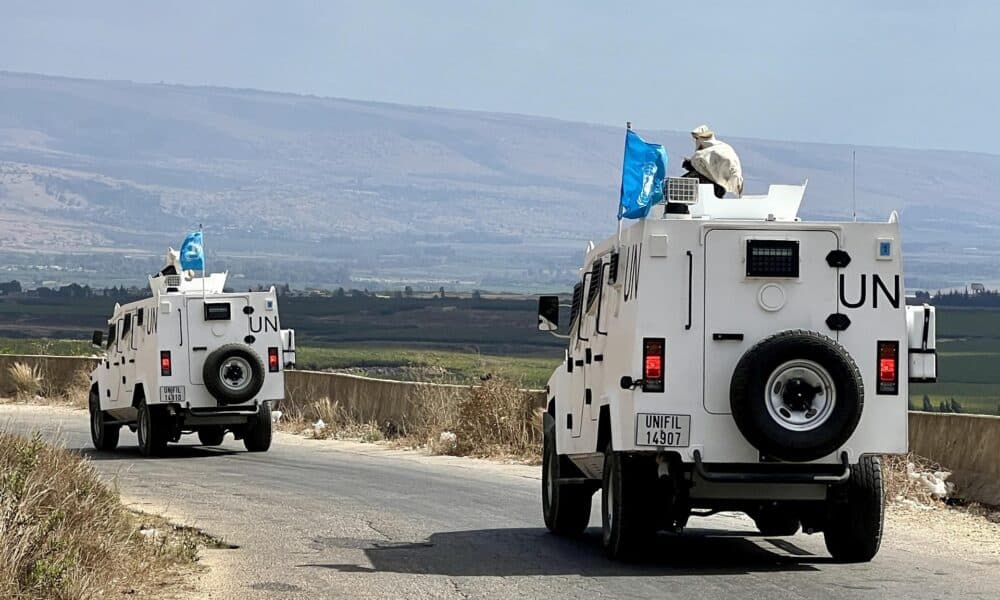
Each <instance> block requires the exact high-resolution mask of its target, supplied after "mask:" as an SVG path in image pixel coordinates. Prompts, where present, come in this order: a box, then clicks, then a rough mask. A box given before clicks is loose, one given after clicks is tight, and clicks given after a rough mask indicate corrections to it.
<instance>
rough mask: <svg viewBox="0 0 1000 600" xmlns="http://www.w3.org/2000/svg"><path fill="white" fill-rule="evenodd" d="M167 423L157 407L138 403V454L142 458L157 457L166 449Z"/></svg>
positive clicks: (144, 401) (141, 402) (143, 402)
mask: <svg viewBox="0 0 1000 600" xmlns="http://www.w3.org/2000/svg"><path fill="white" fill-rule="evenodd" d="M167 425H168V423H167V422H166V419H165V418H163V415H162V411H161V410H159V407H156V406H150V405H148V404H146V400H145V399H143V400H140V401H139V425H138V427H137V429H138V431H137V435H138V438H139V453H140V454H142V455H143V456H159V455H161V454H163V451H164V450H166V449H167V438H168V434H169V432H168V427H167Z"/></svg>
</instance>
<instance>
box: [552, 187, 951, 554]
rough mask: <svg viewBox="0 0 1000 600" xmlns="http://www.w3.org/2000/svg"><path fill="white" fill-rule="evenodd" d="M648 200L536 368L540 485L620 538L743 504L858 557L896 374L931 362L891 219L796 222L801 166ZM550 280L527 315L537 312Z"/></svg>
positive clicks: (877, 527) (901, 406)
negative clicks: (755, 191) (545, 373)
mask: <svg viewBox="0 0 1000 600" xmlns="http://www.w3.org/2000/svg"><path fill="white" fill-rule="evenodd" d="M667 187H668V192H667V202H666V204H663V205H660V206H657V207H655V208H654V212H653V214H651V215H650V216H649V217H648V218H646V219H643V220H640V221H635V222H634V223H633V224H632V225H631V226H630V227H627V228H625V229H624V231H622V232H621V234H620V236H614V237H611V238H610V239H607V240H605V241H604V242H602V243H600V244H597V245H596V246H595V245H593V244H591V246H590V247H589V248H588V250H587V253H586V260H585V263H584V266H583V269H582V270H581V273H582V275H581V279H580V281H579V283H577V284H576V287H575V288H574V291H573V301H572V307H571V311H570V324H569V328H568V338H569V339H568V345H567V350H566V355H565V361H564V363H563V364H562V365H561V366H560V367H559V368H558V369H556V371H555V373H553V375H552V377H551V378H550V379H549V382H548V386H547V391H548V406H547V411H546V414H545V417H544V418H545V435H544V458H543V486H542V488H543V489H542V503H543V511H544V517H545V523H546V525H547V526H548V527H549V529H551V530H552V531H554V532H556V533H560V534H574V533H578V532H580V531H582V530H583V529H585V528H586V527H587V525H588V522H589V518H590V512H591V497H592V496H593V494H594V492H595V491H597V490H601V491H602V507H603V510H602V524H603V543H604V546H605V547H606V549H607V551H608V552H609V554H610V555H612V556H614V557H623V556H629V555H631V556H635V555H636V554H639V553H641V552H642V551H644V549H646V548H648V545H647V543H648V542H649V541H651V539H652V538H653V535H654V534H655V533H656V532H657V531H659V530H669V531H680V530H681V529H682V528H683V527H684V526H685V525H686V523H687V522H688V519H689V517H691V516H706V515H710V514H712V513H715V512H718V511H742V512H745V513H747V514H748V515H749V516H750V517H752V518H753V519H754V521H755V522H756V524H757V526H758V528H759V529H760V531H762V532H763V533H765V534H767V535H790V534H793V533H795V532H796V531H798V530H799V528H800V527H801V528H802V529H803V530H804V531H805V532H807V533H816V532H822V533H823V534H824V536H825V541H826V546H827V548H828V550H829V551H830V553H831V554H832V555H833V557H834V558H836V559H838V560H842V561H868V560H871V559H872V558H873V557H874V556H875V554H876V552H877V551H878V548H879V544H880V541H881V536H882V521H883V488H882V474H881V468H880V464H879V458H878V455H880V454H892V453H903V452H906V450H907V404H908V397H907V383H908V382H909V381H914V380H918V381H932V380H933V379H934V378H935V376H936V355H935V351H934V348H935V338H934V336H935V329H934V325H935V314H934V309H933V308H932V307H926V306H910V307H908V306H906V304H905V301H904V286H903V264H902V254H901V245H900V244H901V240H900V231H899V225H898V223H897V222H896V221H897V219H896V217H895V214H893V215H892V216H890V218H889V220H888V221H887V222H882V223H857V222H805V221H801V220H799V219H798V218H797V216H796V214H797V211H798V206H799V203H800V201H801V198H802V195H803V192H804V186H771V188H770V191H769V193H768V194H767V195H766V196H756V197H752V196H744V197H742V198H721V199H720V198H716V197H715V196H714V194H713V193H712V186H711V185H700V186H699V185H698V184H697V181H696V180H693V179H683V178H677V179H671V180H669V182H668V186H667ZM558 302H559V300H558V298H557V297H554V296H549V297H543V298H542V299H541V301H540V304H539V309H540V310H539V328H540V329H543V330H549V331H552V330H555V329H556V327H557V322H558V317H559V305H558Z"/></svg>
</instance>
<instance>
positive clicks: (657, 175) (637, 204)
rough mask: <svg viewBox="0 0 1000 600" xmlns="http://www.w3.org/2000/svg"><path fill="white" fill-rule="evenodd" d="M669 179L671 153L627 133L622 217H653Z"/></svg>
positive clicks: (619, 206) (620, 208) (632, 132)
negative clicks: (665, 183)
mask: <svg viewBox="0 0 1000 600" xmlns="http://www.w3.org/2000/svg"><path fill="white" fill-rule="evenodd" d="M666 176H667V151H666V150H664V148H663V146H661V145H660V144H650V143H647V142H645V141H643V139H642V138H641V137H639V135H638V134H637V133H635V132H634V131H632V130H631V129H629V130H627V131H626V132H625V160H624V161H623V163H622V194H621V200H620V202H619V205H618V218H619V219H622V218H625V219H641V218H643V217H645V216H646V215H647V214H649V209H650V207H652V206H653V205H654V204H656V203H658V202H660V201H662V200H663V181H664V179H666Z"/></svg>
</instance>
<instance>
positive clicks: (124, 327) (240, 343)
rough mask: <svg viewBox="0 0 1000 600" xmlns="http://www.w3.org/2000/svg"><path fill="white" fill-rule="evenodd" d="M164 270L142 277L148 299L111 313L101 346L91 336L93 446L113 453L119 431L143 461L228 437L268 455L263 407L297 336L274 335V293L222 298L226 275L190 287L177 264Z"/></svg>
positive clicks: (275, 392)
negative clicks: (193, 442)
mask: <svg viewBox="0 0 1000 600" xmlns="http://www.w3.org/2000/svg"><path fill="white" fill-rule="evenodd" d="M169 261H170V264H168V265H167V267H166V268H164V269H163V271H161V273H159V274H158V275H156V276H154V277H150V279H149V287H150V291H151V292H152V296H151V297H149V298H145V299H143V300H139V301H136V302H132V303H129V304H126V305H124V306H120V305H115V309H114V313H113V314H112V315H111V319H110V320H109V321H108V332H107V339H106V340H103V339H102V338H103V334H102V332H95V334H94V343H95V344H97V345H99V346H104V347H105V357H104V359H103V360H102V361H101V363H100V365H99V366H98V367H97V368H96V369H95V370H94V372H93V374H92V375H91V387H90V429H91V436H92V438H93V442H94V446H95V447H96V448H98V449H100V450H112V449H114V448H115V447H116V446H117V445H118V440H119V433H120V430H121V428H122V427H123V426H126V427H129V428H130V429H132V430H133V431H136V432H137V434H138V439H139V450H140V451H141V453H142V454H143V455H147V456H148V455H155V454H160V453H162V452H163V450H164V449H165V447H166V446H167V443H168V442H176V441H178V440H179V439H180V437H181V435H182V434H183V433H194V432H196V433H197V434H198V438H199V440H200V441H201V443H202V444H203V445H206V446H216V445H219V444H221V443H222V441H223V438H224V436H225V435H226V432H232V434H233V435H234V436H235V437H236V439H242V440H243V443H244V445H245V446H246V448H247V450H249V451H251V452H264V451H266V450H267V449H268V448H269V447H270V445H271V404H272V403H273V402H275V401H277V400H280V399H282V398H283V397H284V393H285V377H284V370H285V368H286V367H289V366H293V365H294V363H295V333H294V331H293V330H290V329H281V323H280V321H279V316H278V298H277V294H276V293H275V289H274V288H273V287H272V288H271V289H270V290H268V291H264V292H246V293H227V292H224V291H223V288H224V286H225V283H226V277H227V274H226V273H213V274H211V275H208V276H207V277H205V278H202V277H194V276H193V275H192V274H191V273H190V272H188V273H183V272H182V271H181V270H180V266H179V264H177V260H176V255H175V254H173V253H171V254H170V258H169ZM102 342H103V343H102Z"/></svg>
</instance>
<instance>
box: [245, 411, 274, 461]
mask: <svg viewBox="0 0 1000 600" xmlns="http://www.w3.org/2000/svg"><path fill="white" fill-rule="evenodd" d="M243 445H244V446H246V449H247V450H248V451H250V452H267V451H268V449H269V448H270V447H271V405H270V404H269V403H267V402H262V403H261V405H260V410H258V411H257V415H256V416H255V417H251V419H250V422H249V423H247V429H246V434H245V435H244V436H243Z"/></svg>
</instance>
